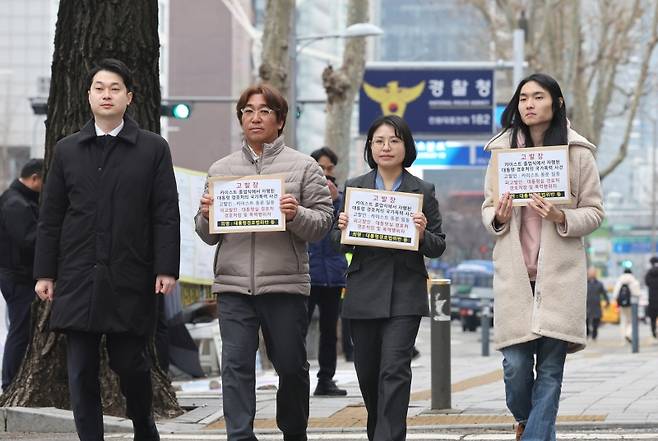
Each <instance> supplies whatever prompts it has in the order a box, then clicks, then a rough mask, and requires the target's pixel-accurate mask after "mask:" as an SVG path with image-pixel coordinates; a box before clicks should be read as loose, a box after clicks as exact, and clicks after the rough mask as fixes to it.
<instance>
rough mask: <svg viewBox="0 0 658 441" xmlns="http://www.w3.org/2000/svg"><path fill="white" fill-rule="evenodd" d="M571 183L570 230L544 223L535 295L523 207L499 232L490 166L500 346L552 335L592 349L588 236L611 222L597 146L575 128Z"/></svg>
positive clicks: (488, 218)
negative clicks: (606, 210)
mask: <svg viewBox="0 0 658 441" xmlns="http://www.w3.org/2000/svg"><path fill="white" fill-rule="evenodd" d="M510 137H511V133H503V134H502V135H501V136H499V137H496V138H494V139H492V140H491V141H489V143H488V144H487V145H486V146H485V149H486V150H494V149H500V148H509V146H510V144H511V142H510ZM568 140H569V181H570V186H571V199H572V201H571V203H570V204H569V205H560V207H559V208H561V209H562V210H563V211H564V214H565V217H566V223H565V225H558V224H556V223H554V222H550V221H546V220H542V227H541V245H540V250H539V259H538V263H537V277H536V284H535V294H534V296H533V294H532V289H531V287H530V279H529V277H528V272H527V269H526V266H525V262H524V260H523V254H522V251H521V240H520V235H519V230H520V225H521V208H520V207H514V208H513V213H512V218H511V220H510V221H509V222H508V223H506V224H505V225H503V226H502V228H500V229H499V230H497V229H495V228H494V225H493V221H494V217H495V214H496V209H495V205H494V171H493V170H492V169H491V163H490V164H489V167H488V168H487V174H486V178H485V188H484V197H485V199H484V203H483V204H482V222H483V223H484V226H485V228H486V229H487V230H488V231H489V232H490V233H491V234H493V235H494V236H495V239H496V244H495V246H494V250H493V263H494V281H493V285H494V298H495V310H494V325H495V330H496V332H495V337H496V341H495V347H496V349H499V350H500V349H502V348H505V347H507V346H511V345H515V344H518V343H524V342H528V341H531V340H535V339H537V338H540V337H552V338H555V339H559V340H563V341H566V342H568V343H569V352H576V351H579V350H581V349H584V348H585V344H586V336H585V316H586V299H587V262H586V256H585V247H584V236H586V235H588V234H590V233H591V232H592V231H594V230H595V229H597V228H598V227H599V225H601V222H602V221H603V217H604V212H603V205H602V202H601V182H600V180H599V171H598V169H597V166H596V161H595V159H594V151H595V150H596V147H595V146H594V145H593V144H591V143H590V142H589V141H587V139H585V138H584V137H582V136H581V135H579V134H578V133H576V132H575V131H574V130H572V129H569V133H568Z"/></svg>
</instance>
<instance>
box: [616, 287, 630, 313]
mask: <svg viewBox="0 0 658 441" xmlns="http://www.w3.org/2000/svg"><path fill="white" fill-rule="evenodd" d="M617 305H619V306H622V307H624V306H631V289H630V288H629V287H628V284H627V283H624V284H623V285H622V286H621V287H620V288H619V293H618V294H617Z"/></svg>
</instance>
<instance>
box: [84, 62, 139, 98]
mask: <svg viewBox="0 0 658 441" xmlns="http://www.w3.org/2000/svg"><path fill="white" fill-rule="evenodd" d="M102 70H106V71H108V72H112V73H115V74H117V75H119V76H120V77H121V79H122V80H123V84H124V85H125V86H126V89H128V92H132V91H133V74H132V72H131V71H130V69H129V68H128V66H127V65H126V63H124V62H123V61H121V60H117V59H115V58H103V59H102V60H100V61H97V62H96V63H95V64H94V66H93V67H92V68H91V69H90V70H89V72H87V87H88V88H91V83H92V81H93V80H94V76H95V75H96V74H97V73H98V72H100V71H102Z"/></svg>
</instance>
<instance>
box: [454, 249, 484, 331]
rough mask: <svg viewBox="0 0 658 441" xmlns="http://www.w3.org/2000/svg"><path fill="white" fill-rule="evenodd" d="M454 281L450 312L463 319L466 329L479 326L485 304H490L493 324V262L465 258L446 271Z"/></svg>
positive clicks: (464, 328)
mask: <svg viewBox="0 0 658 441" xmlns="http://www.w3.org/2000/svg"><path fill="white" fill-rule="evenodd" d="M447 276H448V278H449V279H450V280H451V284H450V286H451V291H450V315H451V317H452V318H453V319H458V320H460V321H461V324H462V330H463V331H476V330H477V328H478V326H480V321H481V319H480V316H481V311H482V307H483V306H485V305H487V306H490V307H491V317H492V319H491V320H492V322H491V323H492V325H493V263H492V262H491V261H490V260H465V261H463V262H462V263H460V264H459V265H457V266H456V267H454V268H452V269H451V270H449V271H448V273H447Z"/></svg>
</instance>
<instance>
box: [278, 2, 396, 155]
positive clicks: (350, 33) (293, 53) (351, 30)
mask: <svg viewBox="0 0 658 441" xmlns="http://www.w3.org/2000/svg"><path fill="white" fill-rule="evenodd" d="M294 15H295V14H293V22H292V27H291V29H293V32H291V37H290V43H289V45H288V55H289V57H290V66H289V68H288V70H289V72H290V87H289V88H288V108H289V110H288V115H289V117H288V121H287V123H286V125H287V127H288V134H287V137H288V141H289V142H288V145H290V146H292V147H293V148H295V149H296V148H298V146H297V121H296V120H297V55H298V54H299V53H300V52H301V51H302V50H303V49H304V48H305V47H306V46H308V45H310V44H312V43H314V42H316V41H320V40H325V39H327V38H357V37H374V36H378V35H381V34H383V33H384V31H383V30H382V29H381V28H380V27H379V26H376V25H374V24H372V23H354V24H352V25H350V26H348V27H347V28H346V29H345V31H344V32H340V33H333V34H318V35H303V36H297V35H295V31H294V30H295V21H294V20H295V19H294ZM300 43H301V44H300ZM298 44H299V45H298Z"/></svg>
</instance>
